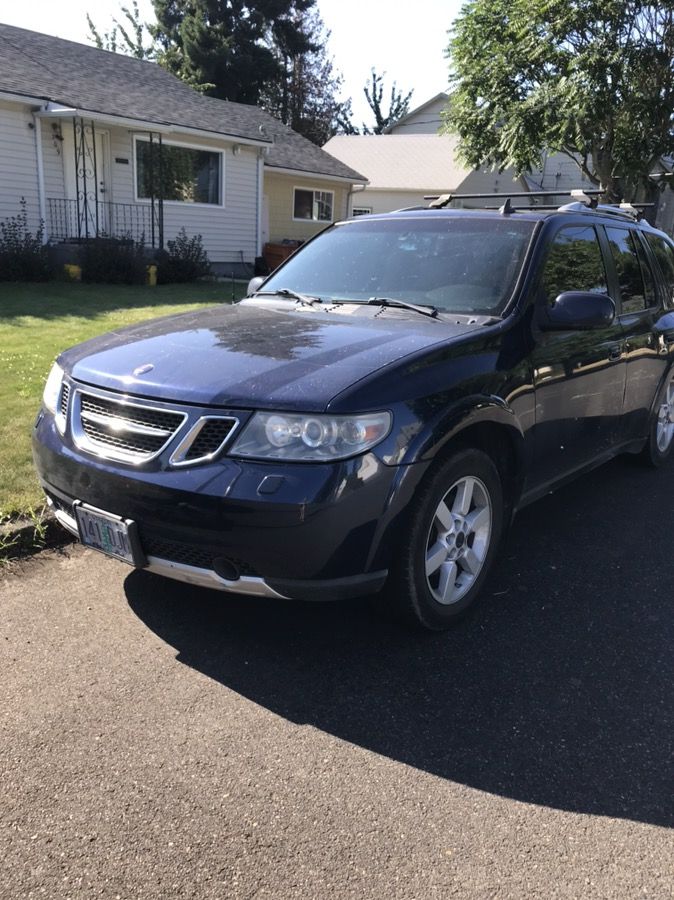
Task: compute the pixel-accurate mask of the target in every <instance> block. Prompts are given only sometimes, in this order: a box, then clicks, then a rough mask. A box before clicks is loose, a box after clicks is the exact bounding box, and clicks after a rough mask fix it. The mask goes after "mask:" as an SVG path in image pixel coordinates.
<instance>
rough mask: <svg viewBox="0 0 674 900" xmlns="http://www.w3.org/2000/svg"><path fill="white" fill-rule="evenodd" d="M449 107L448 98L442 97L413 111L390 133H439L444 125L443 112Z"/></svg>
mask: <svg viewBox="0 0 674 900" xmlns="http://www.w3.org/2000/svg"><path fill="white" fill-rule="evenodd" d="M446 108H447V100H446V99H443V98H440V99H438V100H435V101H434V102H433V103H429V104H428V106H425V107H424V108H423V109H421V110H418V111H417V112H415V113H412V114H411V115H410V116H409V118H407V119H405V121H404V122H400V123H399V124H397V125H393V126H392V127H391V130H390V132H389V133H390V134H437V133H438V131H439V130H440V127H441V125H442V118H441V114H442V112H443V110H445V109H446Z"/></svg>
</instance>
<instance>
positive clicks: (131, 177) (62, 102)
mask: <svg viewBox="0 0 674 900" xmlns="http://www.w3.org/2000/svg"><path fill="white" fill-rule="evenodd" d="M365 180H366V179H365V178H364V177H363V176H362V175H360V174H359V173H358V172H355V171H353V170H352V169H351V168H349V167H348V166H347V165H345V164H344V163H342V162H340V161H339V160H336V159H334V158H333V157H331V156H330V155H329V154H327V153H326V152H324V151H323V150H321V149H320V148H319V147H316V146H315V145H313V144H312V143H311V142H310V141H308V140H306V139H305V138H303V137H301V136H300V135H298V134H296V133H295V132H293V131H292V130H291V129H290V128H287V127H286V126H285V125H283V124H282V123H281V122H279V121H278V120H276V119H274V118H273V117H272V116H270V115H268V114H267V113H265V112H263V111H262V110H260V109H258V108H256V107H253V106H246V105H243V104H239V103H231V102H227V101H223V100H216V99H214V98H210V97H204V96H202V95H201V94H198V93H197V92H196V91H194V90H192V89H191V88H190V87H188V86H187V85H185V84H184V83H183V82H181V81H179V80H178V79H177V78H175V77H174V76H172V75H170V74H169V73H168V72H165V71H164V70H163V69H161V68H160V67H159V66H157V65H155V64H154V63H150V62H145V61H142V60H138V59H134V58H133V57H128V56H123V55H121V54H115V53H110V52H108V51H105V50H98V49H96V48H95V47H88V46H85V45H82V44H77V43H73V42H71V41H64V40H61V39H60V38H55V37H50V36H48V35H44V34H38V33H36V32H32V31H26V30H24V29H21V28H14V27H11V26H8V25H0V219H5V218H7V217H9V216H14V215H16V214H17V213H18V211H19V206H20V202H21V199H22V198H25V201H26V206H27V212H28V217H29V223H30V227H31V229H33V230H35V229H36V228H37V226H38V224H39V222H40V220H42V221H43V222H44V225H45V232H46V237H47V239H48V240H49V241H50V243H53V244H58V243H62V244H64V245H67V246H71V245H74V244H77V243H78V242H80V241H82V240H86V239H87V238H90V237H95V236H97V235H111V236H123V235H131V236H133V237H134V238H136V239H138V238H140V237H141V236H142V237H144V240H145V242H146V243H147V244H148V245H149V246H152V247H155V248H160V247H163V246H165V245H166V242H167V241H168V240H171V239H172V238H173V237H175V235H176V234H177V232H178V231H179V230H180V228H181V227H182V226H184V227H185V229H186V230H187V233H188V234H189V235H192V234H201V235H202V237H203V241H204V246H205V248H206V250H207V252H208V254H209V257H210V259H211V261H212V262H213V263H214V264H215V268H216V270H217V271H221V272H224V271H234V272H237V273H239V274H242V273H243V272H245V271H249V270H250V266H251V265H252V263H253V262H254V260H255V257H257V256H259V255H260V253H261V249H262V245H263V243H264V242H265V241H267V240H271V241H281V240H284V239H305V238H307V237H310V236H311V235H312V234H315V233H316V232H317V231H318V230H320V229H321V228H323V227H324V226H325V225H326V224H328V223H329V222H330V221H333V220H334V219H338V218H342V217H344V215H345V214H346V211H347V206H348V199H349V195H350V192H351V191H352V189H353V187H354V185H362V184H364V183H365Z"/></svg>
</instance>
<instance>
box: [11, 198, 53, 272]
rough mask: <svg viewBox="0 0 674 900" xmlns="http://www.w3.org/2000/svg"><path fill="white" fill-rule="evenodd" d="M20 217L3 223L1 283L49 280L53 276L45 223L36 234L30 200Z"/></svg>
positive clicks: (21, 211)
mask: <svg viewBox="0 0 674 900" xmlns="http://www.w3.org/2000/svg"><path fill="white" fill-rule="evenodd" d="M19 205H20V207H21V209H20V211H19V214H18V215H16V216H10V217H9V218H8V219H5V220H4V221H2V222H0V281H48V280H49V279H50V278H51V277H52V274H53V272H52V267H51V264H50V262H49V256H48V252H47V247H46V246H45V244H43V240H44V222H43V221H42V220H40V224H39V226H38V229H37V231H36V232H35V234H34V235H33V234H32V233H31V232H30V231H29V230H28V213H27V211H26V198H25V197H22V198H21V201H20V204H19Z"/></svg>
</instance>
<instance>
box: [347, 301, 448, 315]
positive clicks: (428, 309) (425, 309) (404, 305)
mask: <svg viewBox="0 0 674 900" xmlns="http://www.w3.org/2000/svg"><path fill="white" fill-rule="evenodd" d="M365 305H366V306H395V307H398V308H400V309H411V310H414V312H418V313H421V315H422V316H431V318H433V319H434V318H435V317H436V316H437V314H438V311H437V309H436V308H435V307H434V306H419V305H418V304H416V303H408V302H407V300H397V299H395V298H394V297H370V299H369V300H366V301H365Z"/></svg>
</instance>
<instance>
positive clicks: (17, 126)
mask: <svg viewBox="0 0 674 900" xmlns="http://www.w3.org/2000/svg"><path fill="white" fill-rule="evenodd" d="M32 125H33V116H32V112H31V108H30V107H29V106H27V105H26V104H18V103H6V102H4V101H0V220H2V219H7V218H9V217H10V216H15V215H17V213H18V212H19V209H20V206H19V204H20V203H21V198H25V200H26V212H27V214H28V227H29V228H30V229H31V231H33V232H34V231H35V230H36V229H37V227H38V226H39V223H40V204H39V197H38V185H37V154H36V152H35V132H34V130H33V128H32V127H31V126H32Z"/></svg>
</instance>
